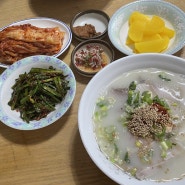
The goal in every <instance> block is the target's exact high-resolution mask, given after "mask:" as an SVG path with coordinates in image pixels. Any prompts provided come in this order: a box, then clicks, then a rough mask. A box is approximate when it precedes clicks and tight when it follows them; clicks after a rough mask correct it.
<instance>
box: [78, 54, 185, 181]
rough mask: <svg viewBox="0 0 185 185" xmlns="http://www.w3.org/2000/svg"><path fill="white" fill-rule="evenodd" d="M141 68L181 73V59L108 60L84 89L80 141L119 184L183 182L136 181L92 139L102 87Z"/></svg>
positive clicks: (156, 56) (183, 66)
mask: <svg viewBox="0 0 185 185" xmlns="http://www.w3.org/2000/svg"><path fill="white" fill-rule="evenodd" d="M143 68H158V69H162V70H168V71H172V72H175V73H180V74H184V75H185V70H184V69H185V60H184V59H182V58H179V57H176V56H173V55H167V54H140V55H130V56H127V57H123V58H121V59H118V60H117V61H114V62H112V63H111V64H109V65H108V66H107V67H105V68H104V69H102V70H101V71H100V72H99V73H97V74H96V75H95V76H94V77H93V78H92V79H91V81H90V82H89V84H88V85H87V87H86V88H85V90H84V92H83V94H82V97H81V100H80V104H79V111H78V126H79V132H80V136H81V139H82V142H83V144H84V146H85V149H86V151H87V152H88V154H89V156H90V157H91V159H92V160H93V161H94V163H95V164H96V165H97V166H98V167H99V168H100V169H101V170H102V171H103V172H104V173H105V174H106V175H107V176H108V177H110V178H111V179H112V180H114V181H115V182H116V183H118V184H121V185H133V184H134V185H159V184H165V185H184V184H185V178H183V179H181V180H172V181H166V182H161V183H160V182H155V181H149V180H138V179H136V178H134V177H131V176H130V175H128V174H127V173H125V172H124V171H123V170H121V169H120V168H118V167H117V166H116V165H114V164H113V163H112V162H111V161H110V160H108V159H107V156H105V155H104V154H103V153H102V152H101V150H100V148H99V146H98V144H97V140H96V136H95V133H94V126H93V112H94V108H95V104H96V102H97V98H98V97H100V95H101V93H102V92H104V91H105V90H106V87H107V86H108V85H109V84H110V83H111V82H113V81H114V80H115V79H117V78H118V77H120V76H121V75H122V74H123V73H126V72H129V71H131V70H136V69H143Z"/></svg>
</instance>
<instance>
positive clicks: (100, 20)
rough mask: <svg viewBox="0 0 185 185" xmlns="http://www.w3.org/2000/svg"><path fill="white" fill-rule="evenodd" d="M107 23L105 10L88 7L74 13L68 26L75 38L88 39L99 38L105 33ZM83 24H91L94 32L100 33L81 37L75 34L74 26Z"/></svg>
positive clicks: (107, 18)
mask: <svg viewBox="0 0 185 185" xmlns="http://www.w3.org/2000/svg"><path fill="white" fill-rule="evenodd" d="M108 23H109V16H108V15H107V14H106V13H105V12H103V11H101V10H94V9H90V10H86V11H83V12H80V13H78V14H77V15H75V17H74V18H73V20H72V21H71V23H70V28H71V31H72V33H73V35H74V37H75V38H76V39H77V40H80V41H84V40H89V39H100V38H103V37H104V36H105V35H106V34H107V30H108ZM85 24H91V25H92V26H94V28H95V30H96V32H97V33H98V32H99V33H100V34H99V35H95V36H93V37H89V38H87V37H81V36H79V35H77V34H76V33H75V32H74V27H77V26H84V25H85Z"/></svg>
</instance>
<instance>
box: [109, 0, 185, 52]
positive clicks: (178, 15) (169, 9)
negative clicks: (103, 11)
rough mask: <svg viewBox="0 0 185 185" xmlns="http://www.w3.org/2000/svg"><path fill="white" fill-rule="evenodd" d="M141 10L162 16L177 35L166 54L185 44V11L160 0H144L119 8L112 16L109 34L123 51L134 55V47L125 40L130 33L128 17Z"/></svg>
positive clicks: (115, 44)
mask: <svg viewBox="0 0 185 185" xmlns="http://www.w3.org/2000/svg"><path fill="white" fill-rule="evenodd" d="M134 11H139V12H141V13H143V14H146V15H158V16H160V17H162V18H163V19H164V20H165V22H166V25H167V26H168V27H169V28H173V29H174V30H175V32H176V35H175V37H174V38H173V39H171V41H170V44H169V46H168V48H167V49H166V50H165V51H163V53H166V54H174V53H176V52H177V51H179V50H180V49H181V48H182V47H184V45H185V13H184V12H183V11H182V10H181V9H180V8H178V7H176V6H175V5H173V4H171V3H168V2H165V1H160V0H142V1H135V2H132V3H130V4H127V5H125V6H123V7H121V8H120V9H118V10H117V11H116V12H115V13H114V14H113V16H112V17H111V19H110V21H109V25H108V36H109V38H110V41H111V42H112V44H113V45H114V46H115V47H116V48H117V49H118V50H119V51H120V52H122V53H124V54H126V55H132V54H135V53H133V51H132V49H131V48H130V47H128V46H127V45H126V44H125V42H126V39H127V35H128V29H129V26H128V19H129V17H130V15H131V13H132V12H134Z"/></svg>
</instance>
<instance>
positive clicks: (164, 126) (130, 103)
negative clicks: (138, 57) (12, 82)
mask: <svg viewBox="0 0 185 185" xmlns="http://www.w3.org/2000/svg"><path fill="white" fill-rule="evenodd" d="M184 116H185V76H183V75H181V74H175V73H172V72H169V71H163V70H160V69H155V68H147V69H139V70H134V71H131V72H129V73H124V74H122V75H121V76H120V77H118V78H117V79H115V80H114V81H112V82H111V83H110V84H109V85H108V86H107V87H106V90H105V91H104V92H103V93H101V95H100V96H99V98H98V99H97V102H96V106H95V109H94V113H93V122H94V131H95V136H96V139H97V142H98V145H99V147H100V149H101V151H102V152H103V153H104V154H105V155H106V157H107V158H108V159H109V160H110V161H111V162H112V163H114V164H115V165H117V166H118V167H120V168H121V169H123V170H124V171H125V172H126V173H128V174H129V175H131V176H133V177H135V178H137V179H139V180H143V179H147V180H152V181H170V180H175V179H181V178H183V177H184V175H185V165H184V161H185V117H184Z"/></svg>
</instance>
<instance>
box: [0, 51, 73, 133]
mask: <svg viewBox="0 0 185 185" xmlns="http://www.w3.org/2000/svg"><path fill="white" fill-rule="evenodd" d="M49 66H53V67H54V68H56V69H60V70H62V71H63V73H64V75H68V76H67V77H66V80H68V81H69V86H70V90H69V91H68V92H67V94H66V96H65V98H64V100H63V101H62V102H61V103H60V104H58V105H56V107H55V108H56V110H55V111H53V112H51V113H49V114H48V115H47V117H46V118H42V119H41V120H39V121H31V122H30V123H29V124H28V123H25V122H24V121H23V120H22V119H21V118H20V114H19V113H18V112H16V111H12V110H11V107H10V106H9V105H8V101H9V100H10V97H11V93H12V89H11V87H12V86H13V85H14V83H15V79H17V78H18V77H19V75H20V74H23V73H24V72H29V71H30V69H31V68H32V67H41V68H48V67H49ZM75 92H76V80H75V77H74V74H73V72H72V71H71V69H70V68H69V66H68V65H67V64H65V63H64V62H63V61H61V60H59V59H58V58H56V57H53V56H45V55H36V56H31V57H27V58H24V59H22V60H19V61H17V62H15V63H14V64H12V65H11V66H9V67H8V68H7V69H6V70H5V71H4V72H3V73H2V74H1V76H0V120H1V121H2V122H3V123H4V124H6V125H7V126H9V127H12V128H15V129H18V130H35V129H39V128H43V127H45V126H48V125H50V124H52V123H54V122H55V121H57V120H58V119H59V118H61V117H62V116H63V115H64V114H65V112H66V111H67V110H68V109H69V107H70V106H71V104H72V102H73V99H74V96H75Z"/></svg>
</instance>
